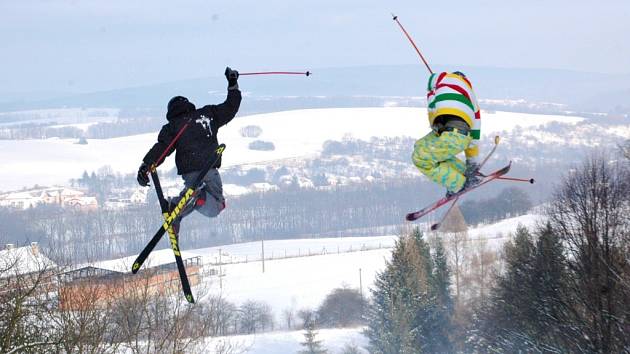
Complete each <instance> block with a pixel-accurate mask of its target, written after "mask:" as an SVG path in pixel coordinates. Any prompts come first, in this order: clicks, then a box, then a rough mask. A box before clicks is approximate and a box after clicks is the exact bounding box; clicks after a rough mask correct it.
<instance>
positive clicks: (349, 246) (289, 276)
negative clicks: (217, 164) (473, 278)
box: [94, 214, 541, 354]
mask: <svg viewBox="0 0 630 354" xmlns="http://www.w3.org/2000/svg"><path fill="white" fill-rule="evenodd" d="M540 220H541V217H540V215H537V214H528V215H523V216H519V217H514V218H510V219H506V220H502V221H500V222H498V223H495V224H491V225H482V226H480V227H478V228H474V229H470V230H469V232H468V235H469V239H470V241H471V242H470V246H471V247H472V246H473V245H474V244H475V242H476V241H478V240H480V239H481V240H487V242H488V246H489V247H491V248H498V247H500V246H501V245H502V244H503V243H504V242H505V241H507V240H508V239H509V236H510V235H511V234H513V233H514V231H515V230H516V228H517V226H518V225H523V226H526V227H533V226H535V225H536V224H537V223H538V222H539V221H540ZM396 239H397V236H394V235H389V236H378V237H344V238H322V239H295V240H268V241H265V243H264V246H265V259H266V261H265V271H264V273H263V266H262V262H261V254H262V252H261V246H262V245H261V242H249V243H242V244H232V245H225V246H217V247H210V248H203V249H196V250H189V251H184V252H182V255H183V257H184V258H187V257H191V256H201V257H202V258H203V262H204V270H205V271H208V270H210V269H214V270H217V271H220V274H222V275H223V276H222V277H220V278H219V277H218V276H216V275H214V276H207V275H206V276H205V277H204V279H203V281H202V284H201V285H199V286H197V287H195V288H194V289H193V292H195V294H196V295H198V294H200V292H201V291H202V288H203V292H204V293H206V294H207V295H206V296H209V295H221V296H222V297H223V298H225V299H226V300H228V301H230V302H232V303H235V304H237V305H239V304H241V303H243V302H244V301H248V300H254V301H259V302H264V303H267V304H269V305H270V306H271V308H272V311H273V313H274V315H275V316H276V319H275V320H276V323H278V325H279V327H282V318H281V317H280V314H281V313H282V311H283V310H287V309H291V310H293V311H298V310H300V309H306V308H310V309H316V308H317V307H318V306H319V305H320V304H321V303H322V301H323V300H324V298H325V297H326V295H328V294H329V293H330V292H331V291H332V290H333V289H335V288H337V287H341V286H348V287H351V288H355V289H361V290H362V291H363V294H364V295H365V296H369V289H370V288H371V287H372V286H373V284H374V280H375V276H376V274H377V273H378V272H381V271H383V270H384V268H385V264H386V262H387V260H388V259H389V258H390V255H391V248H392V247H393V245H394V243H395V241H396ZM162 245H164V246H165V245H166V243H165V242H164V243H163V244H162ZM371 248H379V249H371ZM337 252H339V253H337ZM219 253H220V254H221V262H222V263H228V264H223V265H221V267H219V266H218V265H216V263H217V262H218V261H219ZM308 254H311V256H305V255H308ZM298 255H299V256H298ZM272 257H273V259H271V258H272ZM285 257H289V258H285ZM134 258H135V256H132V257H126V258H122V259H117V260H111V261H105V262H99V263H97V264H94V266H97V267H101V268H106V269H117V270H123V271H128V270H129V269H131V264H132V263H133V260H134ZM245 260H247V262H245ZM170 262H173V254H172V251H171V250H170V249H168V248H167V249H162V250H158V251H154V252H153V253H152V254H151V256H150V258H149V259H148V260H147V264H151V265H157V264H163V263H170ZM204 300H205V298H204V297H201V298H198V299H197V301H199V302H203V301H204ZM361 331H362V328H352V329H322V330H319V331H318V332H319V334H318V339H319V340H322V344H323V346H324V347H325V348H327V349H328V350H329V351H330V352H331V353H339V352H340V351H341V349H342V348H343V347H344V346H345V345H346V344H352V345H355V346H357V347H358V348H359V349H360V350H364V348H366V346H367V339H366V338H365V337H364V336H363V335H362V334H361ZM226 341H227V342H228V343H230V344H233V345H236V346H238V347H239V348H241V349H244V350H246V353H251V354H276V353H278V354H281V353H297V352H298V351H299V350H301V349H302V347H301V346H300V343H301V342H303V341H304V336H303V331H292V332H271V333H261V334H255V335H239V336H230V337H219V338H212V339H208V341H207V342H206V347H205V348H204V349H203V352H204V353H215V351H214V350H213V348H215V346H217V345H218V344H220V343H222V342H226ZM364 352H366V351H362V353H364Z"/></svg>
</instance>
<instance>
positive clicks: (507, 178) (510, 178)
mask: <svg viewBox="0 0 630 354" xmlns="http://www.w3.org/2000/svg"><path fill="white" fill-rule="evenodd" d="M497 179H502V180H504V181H514V182H527V183H531V184H534V182H535V181H534V179H533V178H530V179H527V178H513V177H505V176H500V177H497Z"/></svg>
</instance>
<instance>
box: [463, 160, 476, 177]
mask: <svg viewBox="0 0 630 354" xmlns="http://www.w3.org/2000/svg"><path fill="white" fill-rule="evenodd" d="M478 172H479V164H478V163H477V162H476V161H474V160H470V159H468V160H466V171H465V172H464V176H466V178H471V177H472V178H474V177H477V173H478Z"/></svg>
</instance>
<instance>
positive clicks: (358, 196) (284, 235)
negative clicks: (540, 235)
mask: <svg viewBox="0 0 630 354" xmlns="http://www.w3.org/2000/svg"><path fill="white" fill-rule="evenodd" d="M103 176H104V175H100V174H99V175H88V174H85V175H84V176H83V177H82V178H81V179H79V180H77V181H75V183H77V184H79V185H81V186H87V187H88V188H90V190H91V191H92V192H93V193H96V194H97V195H98V196H99V199H100V201H102V200H103V199H104V195H107V194H106V193H105V192H104V191H105V190H108V191H109V190H112V189H114V188H115V187H116V186H117V185H118V184H119V183H125V181H124V179H125V178H126V177H118V178H116V177H111V178H106V177H103ZM491 191H493V192H492V193H496V192H498V191H499V189H498V187H497V186H495V187H494V189H493V187H491V186H488V187H487V189H486V190H485V193H491ZM503 193H504V194H505V193H508V194H514V191H508V192H503ZM441 196H442V194H441V191H440V190H437V189H436V188H435V186H434V185H433V184H432V183H428V182H426V181H423V180H422V179H419V178H418V179H403V180H396V181H388V182H383V183H378V184H369V183H365V184H358V185H350V186H337V187H330V188H325V189H313V188H310V189H304V188H299V187H298V186H296V185H293V186H289V187H287V188H283V189H281V190H278V191H270V192H264V193H252V194H248V195H244V196H241V197H238V198H230V199H228V200H227V203H228V207H227V209H226V210H225V211H224V212H223V213H222V214H221V215H220V216H219V217H218V218H216V219H208V218H205V217H203V216H200V215H197V214H196V213H193V214H191V215H190V216H188V217H187V218H186V219H184V221H183V222H182V229H181V235H182V238H181V242H182V247H184V249H192V248H201V247H208V246H214V245H221V244H230V243H234V242H247V241H255V240H260V239H261V238H266V239H288V238H301V237H317V236H320V235H326V236H327V237H331V236H337V235H346V234H347V230H352V229H361V230H362V235H370V234H372V235H380V234H381V233H382V231H381V230H382V227H383V226H395V225H402V224H403V222H404V215H405V214H406V213H408V212H410V211H412V210H417V209H419V208H421V207H422V206H424V204H426V202H427V201H429V200H436V199H438V198H440V197H441ZM520 203H523V204H520ZM530 204H531V203H529V202H527V199H523V200H520V201H519V202H518V203H512V205H513V207H511V208H506V209H504V205H503V204H498V205H496V206H495V205H491V204H489V205H488V206H487V208H486V212H490V211H491V212H492V215H493V216H495V217H497V218H499V217H502V216H506V215H508V213H509V215H511V216H514V215H515V214H514V213H515V212H516V211H519V212H524V211H526V210H527V207H528V206H529V205H530ZM159 210H160V208H159V205H158V203H157V198H156V197H155V193H152V192H150V193H149V203H148V204H138V205H135V206H130V207H127V208H124V209H103V208H100V209H98V210H93V211H81V210H73V209H62V208H59V207H55V206H39V207H36V208H33V209H29V210H25V211H22V210H13V209H7V208H0V220H4V224H3V226H4V227H5V228H6V230H8V231H7V237H8V238H9V239H11V240H12V241H17V242H23V241H24V240H30V241H38V242H41V243H43V244H44V245H49V246H54V247H56V248H63V249H64V250H65V251H66V252H67V253H68V254H69V255H72V257H73V259H86V258H88V257H92V258H96V259H107V258H115V257H120V256H124V255H128V254H132V253H137V252H139V251H140V250H141V249H142V247H143V245H144V243H145V242H147V240H148V239H149V238H150V237H151V235H153V233H154V232H155V231H156V230H157V228H158V227H159V226H160V224H161V215H160V213H159ZM484 220H485V219H484ZM370 230H372V231H370ZM88 244H93V246H94V247H91V248H86V247H85V246H86V245H88ZM88 249H89V250H91V251H90V252H89V253H88V252H87V250H88Z"/></svg>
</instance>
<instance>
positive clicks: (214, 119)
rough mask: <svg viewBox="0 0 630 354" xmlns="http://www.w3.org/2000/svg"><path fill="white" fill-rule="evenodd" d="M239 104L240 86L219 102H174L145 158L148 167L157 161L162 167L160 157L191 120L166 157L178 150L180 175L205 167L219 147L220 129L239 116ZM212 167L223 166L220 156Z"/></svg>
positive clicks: (177, 160)
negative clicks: (196, 105) (203, 104)
mask: <svg viewBox="0 0 630 354" xmlns="http://www.w3.org/2000/svg"><path fill="white" fill-rule="evenodd" d="M240 105H241V91H239V90H238V89H232V90H228V95H227V99H226V100H225V102H223V103H221V104H218V105H208V106H204V107H202V108H200V109H196V108H195V105H193V104H192V103H190V102H188V101H183V102H177V103H175V104H174V105H173V107H171V109H169V111H168V113H167V114H166V119H167V120H168V123H167V124H165V125H164V126H162V130H160V134H159V135H158V141H157V143H155V145H153V147H152V148H151V149H150V150H149V152H148V153H147V154H146V155H145V157H144V159H143V161H144V162H145V163H146V164H147V165H148V166H151V165H152V164H154V163H155V164H156V165H157V166H159V165H160V164H161V163H162V162H163V161H164V159H162V161H157V159H158V158H160V156H161V155H162V154H163V153H164V151H166V149H167V148H168V147H169V145H170V144H171V142H172V141H173V139H175V137H176V136H177V134H178V133H179V132H180V131H181V129H182V128H183V127H184V125H185V124H186V123H188V126H187V127H186V129H185V130H184V131H183V132H182V134H181V136H180V137H179V138H178V139H177V141H176V142H175V143H174V144H173V146H172V147H170V149H169V151H167V153H166V156H168V155H170V154H171V153H173V151H176V153H175V165H176V166H177V173H178V174H180V175H181V174H184V173H188V172H193V171H199V170H201V169H203V167H204V166H205V164H206V163H207V162H208V160H212V159H214V158H215V155H216V152H215V150H216V149H217V147H218V146H219V143H218V140H217V133H218V131H219V128H220V127H222V126H223V125H225V124H227V123H228V122H230V121H231V120H232V118H234V116H236V113H237V112H238V108H239V107H240ZM213 167H214V168H219V167H221V159H219V160H218V161H217V163H216V164H215V165H214V166H213Z"/></svg>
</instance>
